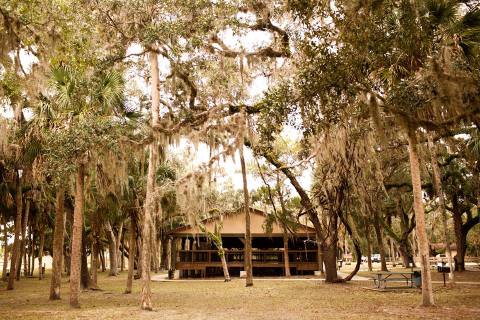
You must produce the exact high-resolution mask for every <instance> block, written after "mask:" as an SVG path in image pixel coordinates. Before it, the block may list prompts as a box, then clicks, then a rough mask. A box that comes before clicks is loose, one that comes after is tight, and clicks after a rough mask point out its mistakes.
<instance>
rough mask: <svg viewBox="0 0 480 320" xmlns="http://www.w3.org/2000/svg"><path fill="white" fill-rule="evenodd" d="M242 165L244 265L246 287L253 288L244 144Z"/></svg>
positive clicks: (241, 149) (241, 157)
mask: <svg viewBox="0 0 480 320" xmlns="http://www.w3.org/2000/svg"><path fill="white" fill-rule="evenodd" d="M239 151H240V165H241V167H242V179H243V199H244V210H245V250H244V264H245V272H246V273H247V277H246V281H245V286H247V287H251V286H253V268H252V236H251V233H250V204H249V200H250V199H249V198H250V196H249V195H248V186H247V169H246V166H245V158H244V156H243V144H242V145H241V146H240V150H239Z"/></svg>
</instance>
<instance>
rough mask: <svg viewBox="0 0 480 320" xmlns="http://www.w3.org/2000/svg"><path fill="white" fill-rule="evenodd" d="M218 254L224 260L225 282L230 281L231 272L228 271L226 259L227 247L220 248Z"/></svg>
mask: <svg viewBox="0 0 480 320" xmlns="http://www.w3.org/2000/svg"><path fill="white" fill-rule="evenodd" d="M218 255H219V256H220V260H221V261H222V269H223V277H224V278H225V282H229V281H230V280H231V279H230V273H229V272H228V266H227V259H225V249H223V247H222V246H220V248H218Z"/></svg>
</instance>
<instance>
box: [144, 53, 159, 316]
mask: <svg viewBox="0 0 480 320" xmlns="http://www.w3.org/2000/svg"><path fill="white" fill-rule="evenodd" d="M148 57H149V61H150V76H151V82H152V83H151V92H152V93H151V95H152V105H151V108H150V110H151V118H152V119H151V124H152V127H155V126H157V125H158V120H159V119H158V118H159V116H160V112H159V111H160V83H159V69H158V56H157V53H156V52H149V55H148ZM157 158H158V147H157V143H156V141H154V142H152V143H151V144H150V146H149V157H148V172H147V190H146V195H145V210H144V216H143V227H142V304H141V308H142V309H143V310H152V290H151V288H150V263H151V247H150V244H151V229H150V228H151V226H152V216H153V213H154V211H155V199H154V192H155V172H156V165H157Z"/></svg>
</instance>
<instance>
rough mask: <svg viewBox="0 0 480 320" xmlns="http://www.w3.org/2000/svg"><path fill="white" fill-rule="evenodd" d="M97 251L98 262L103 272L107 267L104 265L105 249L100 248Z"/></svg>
mask: <svg viewBox="0 0 480 320" xmlns="http://www.w3.org/2000/svg"><path fill="white" fill-rule="evenodd" d="M99 253H100V264H101V266H102V272H105V271H107V268H106V266H105V250H103V248H102V249H100V251H99Z"/></svg>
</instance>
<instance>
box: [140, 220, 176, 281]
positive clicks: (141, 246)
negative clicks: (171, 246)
mask: <svg viewBox="0 0 480 320" xmlns="http://www.w3.org/2000/svg"><path fill="white" fill-rule="evenodd" d="M140 233H142V230H141V229H140ZM142 249H143V245H142V238H141V237H137V257H136V259H137V274H136V275H134V276H133V278H134V279H140V278H141V277H142V274H143V272H142V261H143V258H142ZM168 270H170V265H169V266H168Z"/></svg>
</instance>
